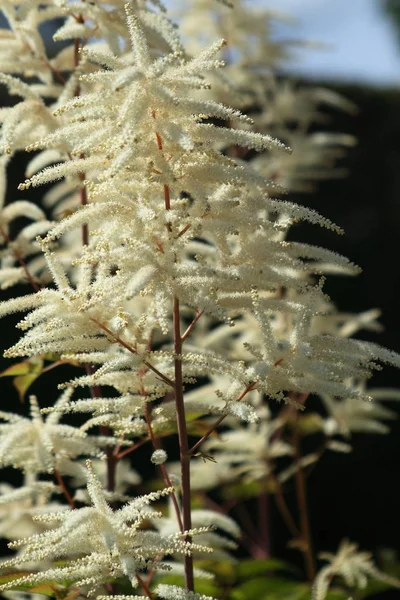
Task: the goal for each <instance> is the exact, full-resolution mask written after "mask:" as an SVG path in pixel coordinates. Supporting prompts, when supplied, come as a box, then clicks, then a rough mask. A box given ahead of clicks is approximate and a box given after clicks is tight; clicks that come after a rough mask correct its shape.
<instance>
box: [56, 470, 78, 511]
mask: <svg viewBox="0 0 400 600" xmlns="http://www.w3.org/2000/svg"><path fill="white" fill-rule="evenodd" d="M54 476H55V478H56V480H57V483H58V485H59V486H60V488H61V490H62V492H63V494H64V496H65V498H66V499H67V501H68V504H69V505H70V507H71V508H72V509H75V508H76V505H75V500H74V499H73V498H72V496H71V494H70V493H69V491H68V488H67V486H66V485H65V481H64V479H63V478H62V475H61V473H60V472H59V471H57V469H55V471H54Z"/></svg>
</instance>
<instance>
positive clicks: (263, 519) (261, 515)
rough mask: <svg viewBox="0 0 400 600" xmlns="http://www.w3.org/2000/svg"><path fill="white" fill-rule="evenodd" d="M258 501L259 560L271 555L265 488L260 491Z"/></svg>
mask: <svg viewBox="0 0 400 600" xmlns="http://www.w3.org/2000/svg"><path fill="white" fill-rule="evenodd" d="M257 501H258V520H259V523H260V529H259V536H258V539H259V546H260V548H261V553H260V556H259V558H269V557H270V555H271V546H270V531H269V518H268V517H269V497H268V490H267V486H265V489H264V490H262V492H261V494H260V495H259V497H258V498H257Z"/></svg>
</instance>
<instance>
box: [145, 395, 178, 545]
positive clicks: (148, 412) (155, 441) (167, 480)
mask: <svg viewBox="0 0 400 600" xmlns="http://www.w3.org/2000/svg"><path fill="white" fill-rule="evenodd" d="M145 410H146V413H145V416H146V423H147V429H148V431H149V436H150V439H151V443H152V444H153V448H154V450H160V449H161V444H160V441H159V440H158V439H157V438H156V437H155V435H154V432H153V428H152V426H151V406H150V405H149V403H148V402H147V403H146V409H145ZM159 467H160V471H161V474H162V476H163V479H164V483H165V485H166V486H167V487H173V485H172V483H171V479H170V477H169V475H168V472H167V469H166V468H165V465H159ZM171 499H172V504H173V505H174V509H175V513H176V518H177V521H178V525H179V529H180V531H181V532H182V533H183V531H184V530H185V529H184V527H183V521H182V516H181V510H180V508H179V504H178V500H177V499H176V494H175V492H172V494H171Z"/></svg>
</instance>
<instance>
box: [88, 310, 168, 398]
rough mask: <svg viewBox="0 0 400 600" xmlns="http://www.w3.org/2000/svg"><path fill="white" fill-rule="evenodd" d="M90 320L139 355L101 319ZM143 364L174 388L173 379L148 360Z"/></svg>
mask: <svg viewBox="0 0 400 600" xmlns="http://www.w3.org/2000/svg"><path fill="white" fill-rule="evenodd" d="M90 320H91V321H93V323H96V325H98V326H99V327H100V329H102V330H103V331H105V332H106V333H108V335H110V336H111V337H113V338H114V340H115V341H116V342H118V343H119V344H121V346H123V347H124V348H126V349H127V350H129V352H131V353H132V354H136V355H138V352H137V350H135V348H134V347H133V346H131V345H130V344H128V342H125V341H124V340H123V339H121V338H120V337H119V336H118V335H116V334H115V333H114V332H113V331H111V329H108V327H106V325H104V324H103V323H100V321H97V319H93V317H90ZM143 364H144V365H146V367H148V368H149V369H150V370H151V371H153V373H155V374H156V375H157V376H158V377H159V378H160V379H161V380H162V381H164V383H166V384H167V385H169V386H170V387H172V388H173V387H174V386H175V384H174V382H173V381H172V380H171V379H169V378H168V377H167V376H166V375H164V374H163V373H161V371H159V370H158V369H157V368H156V367H153V365H152V364H151V363H149V362H148V361H147V360H144V361H143Z"/></svg>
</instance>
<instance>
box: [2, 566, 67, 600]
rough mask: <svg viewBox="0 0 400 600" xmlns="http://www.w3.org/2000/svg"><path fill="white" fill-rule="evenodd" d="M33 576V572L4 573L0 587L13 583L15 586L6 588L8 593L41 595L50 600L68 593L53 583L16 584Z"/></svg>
mask: <svg viewBox="0 0 400 600" xmlns="http://www.w3.org/2000/svg"><path fill="white" fill-rule="evenodd" d="M34 574H35V572H34V571H16V572H13V573H6V574H5V575H1V576H0V585H5V584H9V583H11V582H13V581H15V585H12V586H10V587H9V588H8V589H9V590H10V591H18V592H29V593H32V594H42V595H43V596H49V597H51V598H60V597H63V596H64V595H65V593H66V592H67V591H68V590H67V589H66V588H65V586H63V585H60V584H59V583H56V582H55V581H54V582H51V581H50V582H47V583H17V582H18V581H21V578H23V577H27V576H28V575H34Z"/></svg>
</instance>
